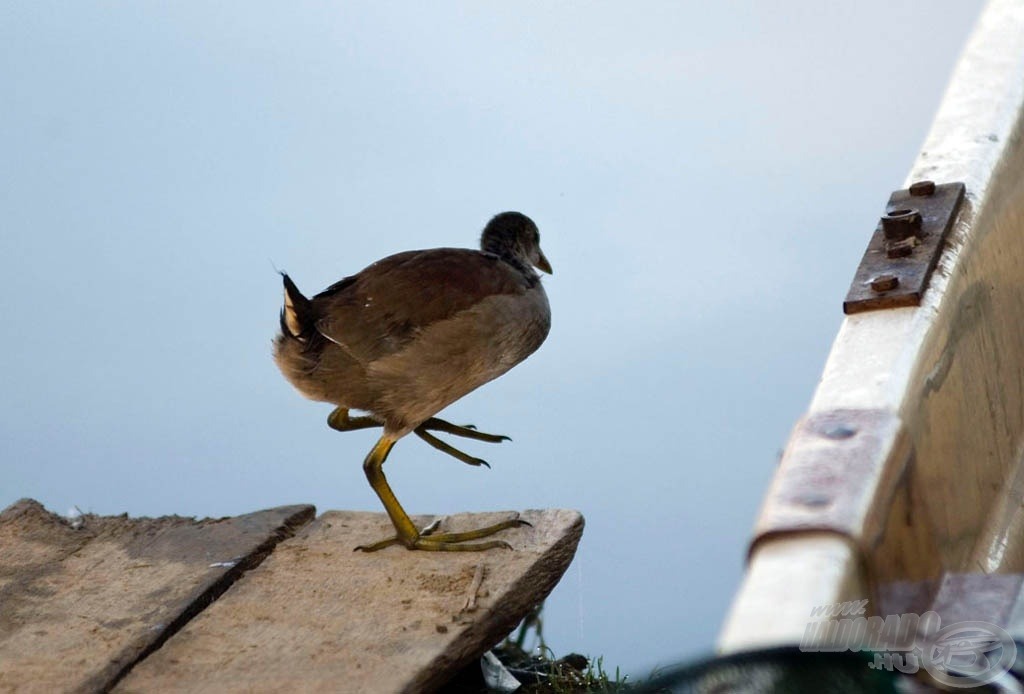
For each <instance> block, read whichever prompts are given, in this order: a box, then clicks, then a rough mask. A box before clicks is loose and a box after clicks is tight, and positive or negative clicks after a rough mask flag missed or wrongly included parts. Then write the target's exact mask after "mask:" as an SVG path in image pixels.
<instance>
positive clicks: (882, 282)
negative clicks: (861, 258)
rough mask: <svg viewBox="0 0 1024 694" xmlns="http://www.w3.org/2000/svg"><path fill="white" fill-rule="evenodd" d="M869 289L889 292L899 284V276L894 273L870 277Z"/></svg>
mask: <svg viewBox="0 0 1024 694" xmlns="http://www.w3.org/2000/svg"><path fill="white" fill-rule="evenodd" d="M870 284H871V291H873V292H878V293H879V294H881V293H882V292H889V291H892V290H893V289H895V288H896V287H898V286H900V278H899V277H897V276H896V275H879V276H878V277H873V278H871V282H870Z"/></svg>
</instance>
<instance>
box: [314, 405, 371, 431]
mask: <svg viewBox="0 0 1024 694" xmlns="http://www.w3.org/2000/svg"><path fill="white" fill-rule="evenodd" d="M327 426H329V427H330V428H332V429H337V430H338V431H356V430H357V429H372V428H373V427H379V426H384V425H383V424H381V423H380V422H378V421H377V420H376V419H374V418H373V417H349V416H348V409H347V408H345V407H337V408H335V409H334V411H333V412H331V414H329V415H328V416H327Z"/></svg>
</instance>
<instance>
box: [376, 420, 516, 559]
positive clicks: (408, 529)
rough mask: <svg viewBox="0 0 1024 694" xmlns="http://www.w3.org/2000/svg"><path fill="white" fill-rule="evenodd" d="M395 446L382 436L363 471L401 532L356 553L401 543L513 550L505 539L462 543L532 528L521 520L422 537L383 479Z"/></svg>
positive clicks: (426, 547)
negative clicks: (387, 461)
mask: <svg viewBox="0 0 1024 694" xmlns="http://www.w3.org/2000/svg"><path fill="white" fill-rule="evenodd" d="M394 445H395V439H393V438H391V437H390V436H388V435H387V434H385V435H384V436H381V437H380V439H379V440H378V441H377V443H376V444H375V445H374V447H373V448H372V449H371V450H370V453H369V454H368V455H367V456H366V460H365V461H364V462H363V471H364V472H365V473H366V479H367V480H369V482H370V486H371V487H373V491H375V492H376V493H377V496H378V497H380V501H381V503H382V504H384V510H385V511H387V514H388V517H389V518H390V519H391V523H392V524H393V525H394V526H395V531H396V532H397V533H398V534H397V535H396V536H395V537H392V538H388V539H386V540H381V541H380V542H375V543H373V544H371V545H360V546H359V547H356V549H357V550H362V551H364V552H376V551H377V550H379V549H384V548H385V547H390V546H391V545H394V544H398V543H401V544H403V545H405V547H406V548H407V549H421V550H427V551H433V552H479V551H481V550H485V549H496V548H499V547H503V548H505V549H512V547H511V546H510V545H509V544H508V543H507V542H503V541H502V540H492V541H490V542H474V543H471V544H468V545H463V544H459V543H461V542H464V541H466V540H477V539H480V538H483V537H487V536H488V535H493V534H494V533H496V532H500V531H502V530H506V529H508V528H516V527H519V526H522V525H529V523H527V522H526V521H522V520H519V519H518V518H515V519H512V520H507V521H502V522H501V523H495V524H494V525H489V526H487V527H485V528H479V529H477V530H469V531H466V532H460V533H442V534H440V535H429V536H421V535H420V532H419V531H418V530H417V529H416V526H415V525H413V522H412V521H411V520H410V519H409V515H408V514H407V513H406V512H405V509H403V508H402V505H401V504H399V503H398V499H397V498H396V497H395V494H394V492H392V491H391V487H390V486H389V485H388V481H387V479H385V477H384V470H383V466H384V461H385V460H387V457H388V453H390V452H391V449H392V448H393V447H394Z"/></svg>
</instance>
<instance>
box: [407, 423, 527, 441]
mask: <svg viewBox="0 0 1024 694" xmlns="http://www.w3.org/2000/svg"><path fill="white" fill-rule="evenodd" d="M419 428H420V429H429V430H431V431H443V432H445V433H446V434H453V435H455V436H461V437H463V438H467V439H475V440H477V441H486V442H487V443H501V442H502V441H511V440H512V439H511V438H509V437H508V436H504V435H502V434H485V433H484V432H482V431H477V429H476V427H475V426H473V425H472V424H463V425H461V426H460V425H458V424H452V423H451V422H446V421H445V420H443V419H438V418H437V417H431V418H430V419H428V420H427V421H425V422H423V424H420V426H419Z"/></svg>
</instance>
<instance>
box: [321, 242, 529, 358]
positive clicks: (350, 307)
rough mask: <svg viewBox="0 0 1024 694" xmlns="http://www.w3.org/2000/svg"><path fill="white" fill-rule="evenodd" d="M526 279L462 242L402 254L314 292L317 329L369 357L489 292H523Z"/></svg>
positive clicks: (396, 345)
mask: <svg viewBox="0 0 1024 694" xmlns="http://www.w3.org/2000/svg"><path fill="white" fill-rule="evenodd" d="M529 287H530V281H529V279H528V278H527V277H526V276H524V275H523V274H522V273H521V272H518V271H517V270H515V269H514V268H512V267H511V266H510V265H508V264H507V263H505V262H503V261H501V260H500V259H499V258H497V256H493V255H490V254H487V253H481V252H479V251H473V250H469V249H461V248H436V249H431V250H425V251H408V252H405V253H399V254H397V255H393V256H390V257H387V258H384V259H383V260H379V261H377V262H376V263H374V264H373V265H370V266H369V267H368V268H366V269H365V270H363V271H362V272H360V273H359V274H357V275H353V276H351V277H346V278H345V279H343V280H341V281H340V282H337V283H335V284H334V285H332V286H330V287H328V288H327V289H325V290H324V291H323V292H321V293H320V294H318V295H317V296H315V297H314V298H313V304H314V308H315V310H316V313H317V315H319V316H320V318H319V320H318V321H317V323H316V326H317V330H318V331H319V332H320V333H321V334H322V335H323V336H324V337H326V338H327V339H328V340H330V341H332V342H334V343H336V344H338V345H339V346H341V347H342V348H343V349H345V350H346V351H347V352H348V353H349V354H350V355H351V356H352V357H354V358H355V359H357V360H359V361H361V362H363V363H368V362H372V361H375V360H376V359H379V358H381V357H385V356H388V355H390V354H394V353H396V352H399V351H401V350H402V348H403V347H404V346H405V345H406V344H407V343H408V342H409V341H411V340H412V339H414V338H415V336H416V335H417V333H418V332H419V331H421V330H423V329H424V328H426V327H427V326H429V325H431V324H433V323H435V322H438V321H443V320H445V319H447V318H450V317H452V316H454V315H455V314H457V313H459V312H461V311H465V310H466V309H469V308H471V307H473V306H475V305H476V304H478V303H479V302H481V301H482V300H484V299H486V298H487V297H489V296H494V295H498V294H521V293H523V292H525V291H526V290H527V289H529Z"/></svg>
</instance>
